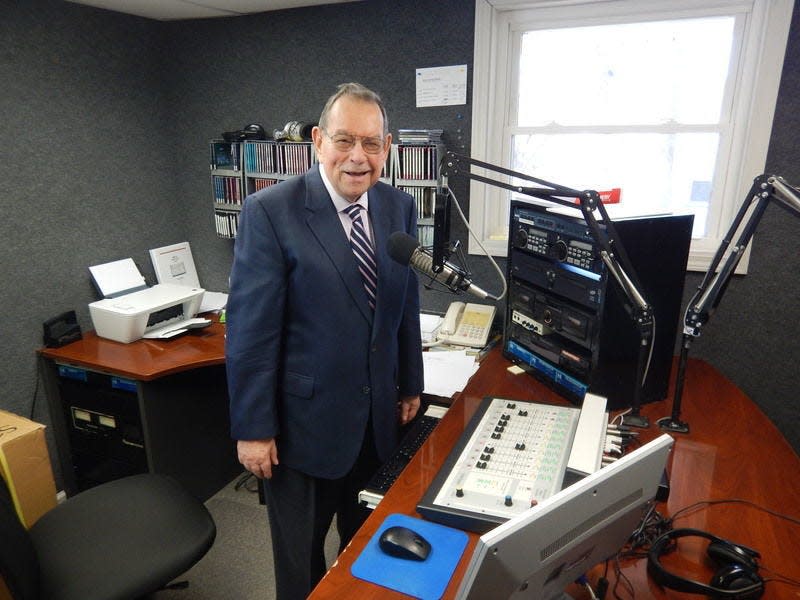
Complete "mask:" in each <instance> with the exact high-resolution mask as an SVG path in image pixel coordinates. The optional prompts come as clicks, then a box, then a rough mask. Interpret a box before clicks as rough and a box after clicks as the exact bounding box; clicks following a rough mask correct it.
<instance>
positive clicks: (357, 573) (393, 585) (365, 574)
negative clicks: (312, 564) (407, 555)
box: [350, 514, 469, 600]
mask: <svg viewBox="0 0 800 600" xmlns="http://www.w3.org/2000/svg"><path fill="white" fill-rule="evenodd" d="M396 525H399V526H401V527H408V528H409V529H412V530H414V531H416V532H417V533H418V534H420V535H421V536H422V537H424V538H425V539H426V540H428V542H430V544H431V552H430V554H429V555H428V558H426V559H425V560H424V561H416V560H408V559H404V558H395V557H394V556H389V555H388V554H384V553H383V551H382V550H381V549H380V546H379V545H378V540H379V539H380V537H381V534H382V533H383V532H384V531H385V530H386V529H388V528H389V527H394V526H396ZM468 539H469V538H468V536H467V534H466V533H464V532H463V531H459V530H458V529H452V528H450V527H445V526H444V525H439V524H437V523H430V522H428V521H423V520H422V519H415V518H414V517H409V516H408V515H402V514H391V515H389V516H388V517H386V519H385V520H384V521H383V523H382V524H381V526H380V527H379V528H378V531H376V532H375V535H373V536H372V539H370V541H369V542H368V543H367V545H366V547H365V548H364V550H362V551H361V554H360V555H359V556H358V558H357V559H356V561H355V562H354V563H353V566H352V567H350V572H351V573H352V574H353V576H354V577H358V578H359V579H363V580H364V581H369V582H371V583H376V584H378V585H381V586H383V587H386V588H389V589H391V590H395V591H397V592H402V593H404V594H408V595H409V596H414V597H415V598H421V599H422V600H438V599H439V598H441V597H442V594H444V591H445V589H446V588H447V584H448V583H449V582H450V578H451V577H452V575H453V571H455V569H456V565H457V564H458V561H459V560H460V559H461V555H462V554H463V553H464V548H465V547H466V545H467V540H468Z"/></svg>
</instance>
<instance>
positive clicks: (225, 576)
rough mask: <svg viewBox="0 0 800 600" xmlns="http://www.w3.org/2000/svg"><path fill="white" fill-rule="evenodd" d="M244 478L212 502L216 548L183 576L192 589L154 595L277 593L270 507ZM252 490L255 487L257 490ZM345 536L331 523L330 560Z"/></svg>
mask: <svg viewBox="0 0 800 600" xmlns="http://www.w3.org/2000/svg"><path fill="white" fill-rule="evenodd" d="M238 479H239V478H238V477H237V478H236V480H234V481H232V482H231V483H230V484H228V485H227V486H225V487H224V488H223V489H222V490H220V491H219V492H218V493H217V494H215V495H214V496H212V497H211V498H209V499H208V501H207V502H206V506H207V507H208V510H209V511H210V512H211V515H212V516H213V517H214V521H215V522H216V524H217V537H216V540H215V541H214V545H213V546H212V547H211V550H209V551H208V554H206V555H205V556H204V557H203V558H202V559H201V560H200V561H199V562H198V563H197V564H196V565H195V566H194V567H192V568H191V569H190V570H189V571H187V572H186V573H185V574H184V575H183V576H182V577H179V578H178V579H177V580H178V581H188V582H189V587H188V588H186V589H174V590H172V589H170V590H162V591H160V592H158V593H156V594H153V595H152V596H151V600H221V599H223V598H231V599H232V600H271V599H273V598H275V579H274V574H273V565H272V544H271V541H270V537H269V524H268V522H267V509H266V508H265V507H264V506H263V505H261V504H259V503H258V493H257V492H256V491H255V488H254V481H253V480H252V479H251V480H250V481H249V482H248V484H250V485H249V486H248V487H249V488H250V489H248V488H246V487H240V488H239V489H238V490H237V489H236V483H237V480H238ZM251 490H252V491H251ZM338 547H339V536H338V535H337V533H336V529H335V527H333V528H331V531H330V532H329V533H328V538H327V540H326V544H325V556H326V558H327V560H328V564H329V565H330V564H331V563H332V562H333V560H334V559H335V558H336V551H337V549H338Z"/></svg>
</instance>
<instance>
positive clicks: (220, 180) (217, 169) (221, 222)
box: [209, 140, 247, 238]
mask: <svg viewBox="0 0 800 600" xmlns="http://www.w3.org/2000/svg"><path fill="white" fill-rule="evenodd" d="M209 147H210V153H211V156H210V159H211V160H210V162H211V190H212V194H213V196H212V197H213V198H214V226H215V227H216V230H217V235H218V236H220V237H226V238H234V237H236V226H237V224H238V222H239V211H240V210H241V208H242V202H243V201H244V199H245V196H246V195H247V194H245V189H244V173H243V171H242V142H226V141H224V140H212V141H211V143H210V144H209Z"/></svg>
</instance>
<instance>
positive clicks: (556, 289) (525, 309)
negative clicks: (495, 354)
mask: <svg viewBox="0 0 800 600" xmlns="http://www.w3.org/2000/svg"><path fill="white" fill-rule="evenodd" d="M576 213H577V207H576ZM693 220H694V219H693V216H692V215H679V216H677V215H663V216H647V217H637V218H627V219H620V220H614V222H613V225H614V228H615V229H616V232H617V234H618V237H619V239H618V240H616V241H615V244H616V245H617V247H619V246H621V247H622V248H623V249H624V251H625V252H626V253H627V255H628V258H629V259H630V262H631V264H632V267H633V271H634V275H635V277H636V278H637V279H638V281H639V283H640V285H641V292H642V293H643V295H644V298H645V299H646V300H647V302H648V304H649V305H650V306H651V307H652V309H653V316H654V323H655V330H654V331H655V334H654V336H653V337H652V340H651V354H650V356H649V360H648V363H647V364H648V369H647V373H646V379H645V381H644V385H643V390H642V394H641V397H640V400H641V402H642V403H646V402H653V401H656V400H662V399H664V398H665V397H666V395H667V388H668V385H669V378H670V372H671V367H672V356H673V349H674V347H675V340H676V335H677V328H678V322H679V320H680V311H681V302H682V298H683V286H684V279H685V274H686V264H687V261H688V257H689V245H690V242H691V234H692V225H693ZM601 228H602V229H603V230H604V231H605V227H604V225H602V224H601ZM507 268H508V271H507V276H508V283H509V292H508V296H507V303H506V311H505V323H504V325H505V326H504V337H503V354H504V355H505V356H506V357H507V358H509V359H510V360H512V361H514V362H515V363H517V364H519V365H520V366H521V367H522V368H523V369H525V370H526V371H527V372H529V373H530V374H532V375H534V376H535V377H536V378H538V379H540V380H541V381H543V382H545V383H547V384H548V385H550V386H552V387H553V388H554V389H555V390H556V391H558V392H559V393H560V394H562V395H563V396H565V397H566V398H568V399H569V400H571V401H572V402H575V403H580V402H581V401H582V400H583V396H584V395H585V394H586V392H592V393H595V394H599V395H602V396H605V397H606V398H607V399H608V404H607V405H608V407H609V408H610V409H618V408H623V407H627V406H630V405H631V404H632V402H633V400H634V393H635V387H636V374H637V366H638V364H639V349H640V346H641V333H640V331H639V328H638V327H637V325H636V324H635V323H634V321H633V319H632V317H631V315H630V312H629V306H630V303H629V302H628V301H627V299H626V297H625V294H624V293H623V292H622V290H621V288H620V287H619V285H618V284H617V282H616V280H615V279H614V277H613V276H612V275H611V274H610V273H609V270H608V268H607V266H606V264H605V263H604V262H603V260H602V258H601V256H600V247H599V245H598V243H597V241H596V240H595V239H594V237H593V236H592V234H591V231H590V229H589V226H588V225H587V223H586V222H585V221H584V219H583V218H582V217H581V216H579V215H576V216H572V215H567V214H563V213H562V212H560V211H559V212H555V211H549V210H547V209H546V208H545V207H542V206H539V205H535V204H531V203H527V202H523V201H517V200H515V201H512V203H511V211H510V219H509V246H508V267H507Z"/></svg>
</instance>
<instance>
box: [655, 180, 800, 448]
mask: <svg viewBox="0 0 800 600" xmlns="http://www.w3.org/2000/svg"><path fill="white" fill-rule="evenodd" d="M773 200H774V201H776V202H779V203H781V204H782V205H783V207H784V208H787V209H789V210H790V211H794V212H795V213H797V215H798V216H800V190H798V189H797V188H794V187H793V186H791V185H789V183H788V182H786V180H785V179H783V178H782V177H780V176H777V175H765V174H762V175H759V176H758V177H756V178H755V179H754V180H753V185H751V186H750V190H749V191H748V193H747V196H746V197H745V201H744V202H742V205H741V206H740V207H739V211H738V212H737V213H736V216H735V217H734V219H733V222H732V223H731V225H730V227H729V228H728V231H727V232H726V234H725V236H724V237H723V238H722V242H721V243H720V246H719V248H717V251H716V253H715V254H714V257H713V258H712V259H711V264H710V265H709V267H708V271H706V274H705V276H704V277H703V280H702V281H701V282H700V285H699V286H698V287H697V290H696V291H695V293H694V295H693V296H692V298H691V300H690V301H689V305H688V306H687V307H686V313H685V315H684V319H683V340H682V344H681V353H680V357H679V359H678V375H677V379H676V382H675V397H674V399H673V402H672V414H671V415H670V416H669V417H664V418H662V419H659V420H658V424H659V426H660V427H661V428H662V429H665V430H668V431H675V432H679V433H688V431H689V426H688V425H687V424H686V423H685V422H683V421H681V420H680V412H681V398H682V395H683V386H684V377H685V373H686V361H687V358H688V354H689V348H690V347H691V345H692V341H693V339H694V338H697V337H700V334H701V333H702V331H703V326H704V325H705V324H706V323H707V322H708V320H709V319H710V318H711V315H712V314H713V313H714V310H715V309H716V307H717V306H718V305H719V303H720V301H721V300H722V296H723V295H724V294H725V291H726V290H727V288H728V283H730V280H731V277H732V276H733V273H734V271H735V270H736V267H737V265H738V264H739V261H740V260H741V258H742V256H743V255H744V251H745V250H746V249H747V246H748V244H749V243H750V240H751V239H752V237H753V234H754V233H755V231H756V228H757V227H758V224H759V222H760V221H761V218H762V217H763V216H764V211H765V210H766V208H767V205H768V204H769V203H770V202H772V201H773ZM748 213H749V215H748ZM745 217H747V218H746V219H745ZM737 232H738V233H739V236H738V237H737V238H736V243H735V244H734V245H733V246H731V240H733V239H734V236H736V234H737ZM729 250H730V251H729ZM726 256H727V257H726ZM723 258H725V262H724V264H722V266H721V267H720V263H722V261H723Z"/></svg>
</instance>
